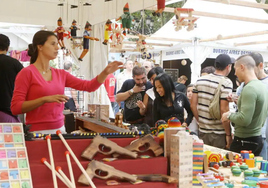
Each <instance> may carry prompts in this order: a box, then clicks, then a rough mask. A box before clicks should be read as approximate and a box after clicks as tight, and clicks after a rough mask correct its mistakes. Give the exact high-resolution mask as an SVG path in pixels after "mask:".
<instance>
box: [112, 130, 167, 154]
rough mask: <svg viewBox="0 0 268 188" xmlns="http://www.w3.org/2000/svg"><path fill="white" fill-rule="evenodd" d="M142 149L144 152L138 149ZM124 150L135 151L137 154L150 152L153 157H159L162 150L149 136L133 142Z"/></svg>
mask: <svg viewBox="0 0 268 188" xmlns="http://www.w3.org/2000/svg"><path fill="white" fill-rule="evenodd" d="M142 147H144V150H141V149H140V148H142ZM125 149H127V150H129V151H137V152H140V153H142V152H146V151H148V150H152V151H153V153H154V155H155V156H159V155H161V154H162V153H163V152H164V150H163V148H162V147H161V146H160V145H159V144H158V143H157V142H156V141H155V140H154V137H153V136H152V135H150V134H147V135H146V136H144V137H142V138H139V139H138V140H135V141H134V142H132V143H131V144H130V145H128V146H127V147H125ZM113 157H118V154H113Z"/></svg>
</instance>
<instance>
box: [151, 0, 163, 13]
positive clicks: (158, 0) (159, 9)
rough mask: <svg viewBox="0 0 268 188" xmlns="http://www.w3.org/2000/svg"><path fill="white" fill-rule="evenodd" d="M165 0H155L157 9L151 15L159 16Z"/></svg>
mask: <svg viewBox="0 0 268 188" xmlns="http://www.w3.org/2000/svg"><path fill="white" fill-rule="evenodd" d="M165 4H166V0H157V10H156V11H155V12H153V13H152V14H153V16H158V17H160V14H161V13H162V12H163V11H164V10H165V7H166V5H165Z"/></svg>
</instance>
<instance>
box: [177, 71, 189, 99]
mask: <svg viewBox="0 0 268 188" xmlns="http://www.w3.org/2000/svg"><path fill="white" fill-rule="evenodd" d="M187 80H188V78H187V77H186V76H185V75H181V76H180V77H179V78H178V80H177V82H176V83H175V89H176V90H177V91H180V92H182V93H184V94H186V85H185V83H186V82H187Z"/></svg>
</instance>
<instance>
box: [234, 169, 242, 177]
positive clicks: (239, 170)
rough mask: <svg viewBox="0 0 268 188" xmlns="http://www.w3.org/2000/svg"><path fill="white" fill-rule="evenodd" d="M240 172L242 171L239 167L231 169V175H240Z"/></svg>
mask: <svg viewBox="0 0 268 188" xmlns="http://www.w3.org/2000/svg"><path fill="white" fill-rule="evenodd" d="M241 173H242V171H241V169H240V168H234V169H232V174H233V176H240V175H241Z"/></svg>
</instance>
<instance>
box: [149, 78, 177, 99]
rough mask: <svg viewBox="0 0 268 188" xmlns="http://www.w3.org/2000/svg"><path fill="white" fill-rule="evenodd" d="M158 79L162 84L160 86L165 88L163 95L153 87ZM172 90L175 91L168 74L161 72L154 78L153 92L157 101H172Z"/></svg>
mask: <svg viewBox="0 0 268 188" xmlns="http://www.w3.org/2000/svg"><path fill="white" fill-rule="evenodd" d="M157 80H158V81H159V82H160V83H161V85H162V87H163V88H164V90H165V95H164V96H163V97H161V96H160V95H159V94H158V92H157V91H156V87H155V82H156V81H157ZM172 92H175V86H174V83H173V81H172V79H171V77H170V76H169V75H167V74H166V73H161V74H159V75H157V76H156V77H155V79H154V94H155V100H156V101H157V102H159V103H161V102H165V103H167V102H171V103H173V98H172Z"/></svg>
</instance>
